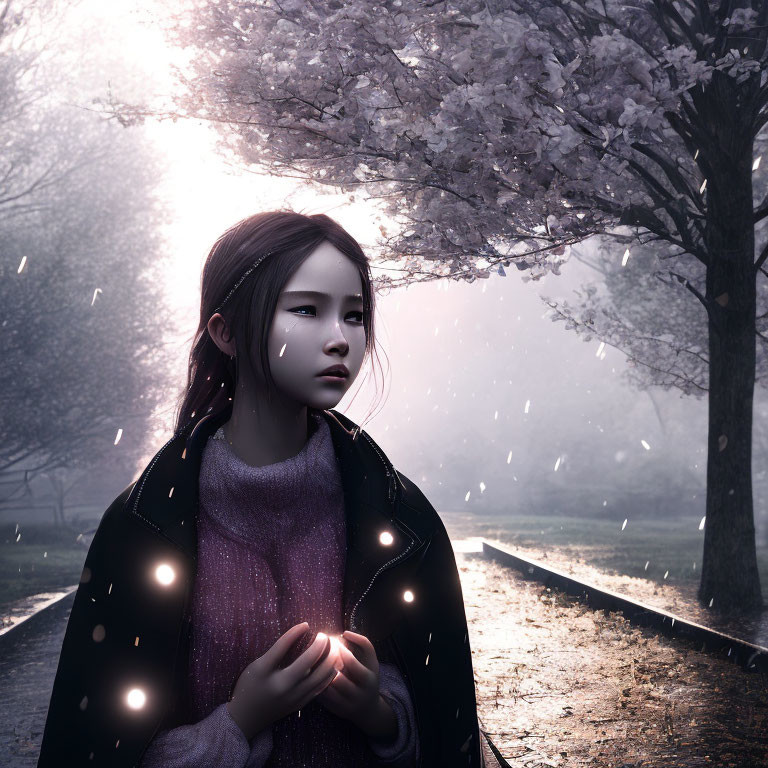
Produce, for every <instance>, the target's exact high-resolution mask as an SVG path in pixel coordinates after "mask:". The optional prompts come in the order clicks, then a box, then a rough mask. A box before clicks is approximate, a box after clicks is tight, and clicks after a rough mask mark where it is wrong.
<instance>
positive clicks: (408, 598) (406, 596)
mask: <svg viewBox="0 0 768 768" xmlns="http://www.w3.org/2000/svg"><path fill="white" fill-rule="evenodd" d="M403 600H405V602H406V603H412V602H413V592H411V590H410V589H406V590H405V592H403Z"/></svg>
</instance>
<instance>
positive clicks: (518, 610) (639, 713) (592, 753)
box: [456, 554, 768, 768]
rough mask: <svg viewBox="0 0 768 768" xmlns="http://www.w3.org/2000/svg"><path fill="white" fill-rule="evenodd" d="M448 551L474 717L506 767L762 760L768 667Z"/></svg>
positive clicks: (766, 756) (742, 765)
mask: <svg viewBox="0 0 768 768" xmlns="http://www.w3.org/2000/svg"><path fill="white" fill-rule="evenodd" d="M456 560H457V565H458V567H459V573H460V576H461V581H462V588H463V591H464V600H465V606H466V612H467V620H468V623H469V632H470V642H471V647H472V655H473V660H474V668H475V678H476V683H477V696H478V711H479V714H480V719H481V722H482V724H483V727H484V728H485V729H486V730H487V731H488V732H489V733H490V734H491V737H492V738H493V740H494V743H495V744H496V746H497V747H499V749H500V751H501V753H502V754H503V755H504V757H505V758H506V759H507V761H508V762H509V763H510V765H513V766H521V767H522V766H526V768H536V767H537V766H581V765H589V766H594V767H596V768H597V767H598V766H600V767H602V766H605V768H639V766H648V767H649V768H650V767H651V766H653V768H661V767H662V766H663V768H674V767H675V766H685V768H693V767H694V766H718V768H720V767H722V768H727V767H729V766H732V767H733V768H758V766H765V765H768V677H767V676H765V675H762V674H760V673H755V672H754V671H752V672H750V673H747V672H744V671H743V670H742V669H741V668H740V667H739V666H737V665H735V664H730V663H728V662H725V661H721V660H718V659H716V658H713V657H711V656H708V655H705V654H702V653H699V652H698V651H697V650H696V649H694V648H692V646H691V645H690V643H686V642H684V641H674V640H670V639H667V638H664V637H657V636H656V635H654V634H653V633H652V632H650V631H649V630H647V629H644V628H638V627H633V626H632V625H630V624H629V622H627V621H626V620H625V619H624V617H623V616H622V615H621V614H619V613H611V614H609V615H607V616H606V615H605V613H604V612H603V611H597V612H595V611H592V610H591V609H587V608H585V607H584V606H583V605H581V604H580V603H578V602H576V601H575V600H574V599H572V598H568V597H565V596H562V595H560V594H559V593H558V594H554V593H553V592H551V591H549V590H548V589H547V588H545V587H543V586H542V585H540V584H538V583H537V582H533V581H526V580H525V579H523V578H522V577H521V576H520V575H519V574H518V573H517V572H516V571H514V570H510V569H506V568H504V567H502V566H500V565H499V564H497V563H495V562H490V561H486V560H484V559H483V558H482V556H481V555H479V554H457V555H456Z"/></svg>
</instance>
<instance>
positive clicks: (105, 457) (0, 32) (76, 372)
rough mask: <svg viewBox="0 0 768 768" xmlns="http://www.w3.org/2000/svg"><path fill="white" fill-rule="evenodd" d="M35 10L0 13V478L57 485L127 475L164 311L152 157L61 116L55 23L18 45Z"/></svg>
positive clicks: (138, 134)
mask: <svg viewBox="0 0 768 768" xmlns="http://www.w3.org/2000/svg"><path fill="white" fill-rule="evenodd" d="M42 5H43V4H40V6H36V5H35V4H34V3H27V4H26V5H24V4H21V3H15V4H13V6H18V7H20V8H21V9H22V10H17V11H16V14H17V15H16V16H13V17H12V16H11V14H12V13H13V8H12V4H11V3H6V4H5V6H4V9H3V12H0V16H1V18H2V21H1V22H0V48H1V49H2V50H3V54H4V55H3V56H0V92H2V98H0V145H2V147H3V149H2V151H1V152H0V239H1V241H2V244H3V248H2V259H0V308H1V309H0V358H1V359H2V361H3V365H2V368H1V369H0V408H1V409H2V413H3V418H2V420H0V478H2V477H3V475H4V473H5V474H8V475H13V474H14V473H15V474H18V472H19V471H21V470H24V472H25V477H27V479H32V478H34V476H35V475H36V474H38V473H42V472H46V471H47V472H51V471H53V470H56V469H59V470H60V471H59V473H58V474H59V475H62V472H63V475H67V478H62V479H63V482H65V485H66V484H67V483H68V482H71V480H72V479H73V478H74V477H75V476H76V475H77V474H79V475H80V476H82V474H83V473H84V472H85V471H94V470H95V468H96V467H99V471H102V472H103V471H106V470H109V471H114V472H115V473H117V474H120V475H126V474H130V475H132V474H133V471H134V465H135V463H136V461H137V459H138V458H139V457H140V456H142V454H143V453H144V451H145V446H146V432H147V428H148V425H149V423H150V420H151V418H152V411H153V408H154V407H155V405H156V404H157V402H158V401H159V398H160V396H161V395H162V383H163V373H164V366H163V365H162V357H161V353H162V350H163V342H162V336H163V334H164V331H165V329H166V328H167V327H168V325H169V322H170V320H171V309H170V308H169V307H168V306H167V303H166V302H165V300H164V299H165V296H164V290H163V285H162V283H161V281H160V280H159V279H158V273H157V263H156V262H157V257H158V255H159V254H160V253H162V251H163V243H162V241H161V237H160V228H161V225H162V224H163V223H164V221H163V210H162V208H161V206H160V204H159V202H158V200H157V199H156V198H155V195H154V192H153V190H154V187H155V185H156V181H157V174H158V171H160V170H161V169H162V163H161V161H160V158H158V157H157V156H156V154H154V152H153V151H152V149H151V146H150V145H149V143H148V142H147V141H146V139H145V138H144V136H143V135H142V134H143V131H141V130H138V131H137V130H130V131H126V130H124V129H122V128H121V127H120V126H118V125H116V124H115V123H114V122H113V121H106V120H104V119H103V117H101V118H100V117H99V116H98V115H96V114H94V113H93V112H89V111H87V110H84V109H82V108H79V107H78V106H76V105H75V106H73V105H72V104H70V103H68V90H67V84H66V79H65V78H63V77H62V72H68V71H69V70H68V69H67V68H66V67H65V66H64V54H63V53H61V52H57V51H56V50H55V48H53V47H51V46H53V44H52V43H50V41H46V39H45V36H46V34H47V35H48V36H50V35H51V34H52V27H55V21H56V19H57V18H58V17H57V16H50V17H43V18H42V19H40V20H39V21H40V23H41V24H42V25H43V32H41V36H35V35H31V33H30V32H29V29H31V28H33V27H34V26H35V24H36V23H37V21H36V19H37V12H38V11H39V10H40V7H41V6H42ZM9 9H10V10H9ZM9 18H14V19H15V20H16V21H14V23H13V24H11V23H10V22H8V19H9ZM45 25H49V26H47V27H46V26H45ZM54 36H55V35H54ZM79 74H80V75H82V74H83V73H82V70H81V71H80V73H79ZM119 430H122V432H123V433H124V434H123V436H122V437H121V439H120V440H119V441H118V440H117V436H118V432H119ZM116 444H117V445H118V446H119V448H116V447H115V446H116ZM116 482H122V481H116ZM59 496H60V497H61V499H60V501H62V506H61V509H60V510H59V513H58V514H57V515H55V517H56V519H57V522H63V520H64V513H63V495H62V493H59Z"/></svg>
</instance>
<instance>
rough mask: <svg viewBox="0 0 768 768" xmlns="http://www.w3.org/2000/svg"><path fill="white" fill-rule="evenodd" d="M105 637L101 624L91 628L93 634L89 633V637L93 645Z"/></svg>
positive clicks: (105, 633) (105, 632)
mask: <svg viewBox="0 0 768 768" xmlns="http://www.w3.org/2000/svg"><path fill="white" fill-rule="evenodd" d="M106 636H107V631H106V630H105V629H104V625H103V624H97V625H96V626H95V627H94V628H93V632H92V633H91V637H93V642H94V643H100V642H101V641H102V640H103V639H104V638H105V637H106Z"/></svg>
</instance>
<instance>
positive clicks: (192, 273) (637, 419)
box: [76, 0, 766, 515]
mask: <svg viewBox="0 0 768 768" xmlns="http://www.w3.org/2000/svg"><path fill="white" fill-rule="evenodd" d="M151 7H152V6H151V4H149V3H129V2H124V1H122V0H121V1H119V2H116V0H110V2H109V3H104V2H96V1H95V0H88V2H84V3H82V4H81V6H80V7H79V8H78V10H77V12H76V13H77V14H78V17H77V22H76V24H77V30H78V34H79V35H80V39H81V40H83V41H85V42H84V44H85V45H87V46H88V49H89V52H90V54H92V55H98V56H101V57H103V66H102V70H101V71H102V73H103V81H102V82H101V83H98V82H96V83H92V84H91V83H89V84H84V87H87V88H92V89H93V90H94V92H95V93H96V92H98V91H99V90H100V89H103V91H104V92H106V87H107V81H110V82H111V85H112V88H113V89H114V90H115V92H116V93H117V94H118V96H126V97H127V96H130V95H135V94H132V93H131V92H129V91H125V92H123V91H121V88H122V87H123V85H125V87H126V88H128V87H129V83H131V82H134V81H135V77H136V72H141V73H143V79H142V82H144V83H145V84H146V88H147V89H148V91H147V93H146V94H140V95H142V96H144V97H145V98H150V96H151V94H150V93H149V91H150V90H152V92H153V93H154V94H155V95H159V96H160V97H162V93H163V91H164V90H167V89H168V88H169V87H170V84H171V80H170V77H169V74H168V64H169V62H170V61H171V59H172V53H171V52H169V51H168V50H167V48H165V47H164V45H163V41H162V37H161V35H160V32H159V30H158V29H157V26H156V25H153V24H152V23H151V21H152V19H151V16H150V15H149V13H148V9H151ZM126 67H127V68H128V69H129V70H130V71H131V72H133V74H132V75H130V76H129V74H127V73H126ZM148 136H149V137H151V139H152V140H153V141H156V142H158V144H159V146H160V147H162V150H163V151H164V152H165V153H166V154H167V155H168V157H169V159H170V161H171V172H170V173H169V175H168V176H167V177H166V178H164V179H163V180H162V181H161V190H162V194H163V195H164V196H165V197H166V199H168V200H169V201H170V202H171V203H172V206H173V210H174V217H173V219H172V221H170V222H169V223H168V227H167V232H166V237H167V241H168V248H169V256H170V258H169V274H168V296H169V301H171V302H172V303H173V304H174V306H176V307H177V308H178V317H179V323H180V328H182V329H183V332H182V334H181V337H180V339H179V343H178V346H177V347H176V348H175V352H174V349H173V348H172V349H171V350H170V351H169V354H171V355H174V359H173V360H172V361H171V364H172V365H174V366H177V368H178V374H179V387H180V388H181V387H182V386H183V381H184V377H185V371H184V363H185V360H186V356H187V354H188V344H187V340H188V339H189V337H190V336H191V334H192V333H193V332H194V330H195V327H196V323H197V312H198V308H199V293H198V291H199V280H200V268H201V264H202V262H203V260H204V258H205V256H206V254H207V251H208V249H209V248H210V246H211V245H212V243H213V242H214V240H215V239H216V238H217V237H218V236H219V235H220V234H221V232H222V231H223V230H224V229H226V228H227V227H228V226H230V225H231V224H232V223H234V222H235V221H237V220H238V219H240V218H242V217H244V216H247V215H249V214H252V213H255V212H257V211H259V210H266V209H270V208H272V207H277V206H282V205H283V204H284V203H285V202H286V201H288V202H289V203H290V204H291V205H292V206H293V207H294V208H295V209H296V210H301V211H303V212H305V213H318V212H326V213H329V215H331V216H333V217H334V218H336V219H337V220H338V221H339V222H340V223H341V224H342V225H343V226H344V227H346V228H347V229H348V230H349V231H350V232H351V233H352V234H353V235H354V236H355V237H357V238H358V240H359V241H360V242H361V245H362V246H363V248H364V249H365V248H369V247H370V246H371V245H372V244H373V243H374V242H375V237H376V235H377V228H378V223H379V220H378V219H377V218H376V213H375V210H374V208H373V207H372V206H371V207H368V206H364V205H351V204H349V203H348V201H347V198H346V196H343V195H328V194H327V193H326V192H325V190H324V188H322V187H317V188H314V187H312V188H311V187H298V186H297V182H296V181H295V180H293V179H288V180H285V181H281V180H279V179H263V178H260V177H258V176H255V175H253V174H248V173H245V174H242V175H239V174H237V173H235V172H234V171H233V170H232V169H231V168H228V167H226V166H225V165H224V164H223V163H222V162H221V161H220V160H218V159H217V157H216V155H215V154H214V151H213V142H212V137H211V134H210V132H209V130H208V129H207V127H206V126H205V125H202V124H199V123H195V122H189V121H187V122H178V123H172V122H166V123H162V124H158V125H154V126H150V127H149V128H148ZM623 252H624V246H619V245H617V246H616V249H615V258H616V259H617V260H620V259H621V258H622V254H623ZM506 272H507V275H506V277H501V276H495V275H494V276H493V277H492V278H490V279H488V280H484V281H477V282H475V283H474V284H471V285H469V284H464V283H459V284H457V283H450V284H443V285H442V286H437V285H429V286H426V285H422V286H412V287H411V288H409V289H407V290H398V291H393V292H392V293H390V294H389V295H388V296H381V297H379V299H378V304H379V310H378V317H377V322H378V324H379V340H380V343H381V345H382V347H383V348H384V351H385V353H386V355H383V354H382V355H381V360H382V363H383V364H384V366H385V373H387V371H386V361H387V359H388V360H389V364H390V370H389V372H388V373H387V384H386V385H385V391H388V392H389V394H388V398H387V401H386V403H385V405H384V407H383V410H382V412H381V413H380V414H379V415H378V416H377V417H376V418H375V419H374V420H372V421H370V422H368V423H367V424H366V429H367V431H368V432H369V433H370V434H371V435H372V436H373V438H374V439H375V440H377V442H378V443H379V444H380V445H381V447H382V448H383V449H384V450H385V451H386V452H387V454H388V455H389V456H390V458H391V459H392V460H393V461H394V463H395V465H396V466H397V467H398V468H399V469H401V470H402V471H403V472H405V474H407V475H408V476H409V477H411V478H412V479H414V480H415V481H416V482H418V483H419V485H420V487H421V488H422V490H423V491H424V492H425V493H426V494H427V496H428V497H429V498H430V500H431V501H432V502H433V504H434V505H435V506H436V507H438V509H452V510H461V509H467V510H472V509H481V508H486V507H487V508H494V509H498V508H499V507H500V506H501V507H504V505H506V504H508V505H509V506H510V508H514V509H516V510H518V511H520V510H526V509H527V511H529V512H530V511H531V510H530V509H528V508H527V506H526V502H527V501H528V500H529V499H530V498H531V493H532V489H534V488H538V487H540V486H541V485H542V484H546V483H549V482H552V483H557V484H558V485H565V486H568V484H569V483H577V484H578V485H579V486H590V484H593V485H594V487H595V489H596V497H595V505H596V506H601V505H602V503H603V495H602V492H601V491H600V490H599V489H601V488H603V487H611V486H621V485H622V484H626V485H631V484H632V483H633V479H635V478H637V477H644V476H645V475H644V474H643V473H644V472H645V473H647V472H648V471H649V467H659V466H665V467H667V469H668V471H669V472H670V476H671V480H670V481H671V482H674V479H675V475H676V473H677V474H683V473H684V471H690V473H692V476H693V477H694V478H696V479H697V481H698V483H699V484H700V486H701V487H702V488H703V487H704V477H705V466H706V435H707V402H706V399H704V400H701V401H696V400H694V399H692V398H688V399H685V398H681V396H680V393H679V392H677V391H676V390H672V391H670V392H668V393H665V392H663V391H661V390H654V391H653V392H652V393H651V394H648V393H642V392H637V391H635V390H633V389H631V388H630V387H629V386H628V385H626V384H625V383H623V382H622V380H621V379H620V376H619V374H620V372H621V371H622V370H624V365H625V358H624V355H623V354H622V353H620V352H619V351H617V350H615V349H613V348H610V347H606V348H605V354H604V355H602V356H601V357H599V358H598V357H597V356H596V352H597V350H598V346H599V341H598V340H592V341H590V342H583V341H582V340H581V339H580V338H579V337H578V336H577V335H576V334H575V333H573V332H570V331H566V330H564V324H563V323H552V322H551V321H550V320H548V319H546V318H544V317H543V316H544V314H545V312H546V311H547V309H548V308H547V306H546V305H545V304H544V303H543V302H542V301H541V299H540V298H539V294H545V295H548V296H551V297H552V298H569V299H574V297H573V295H572V293H571V291H572V289H573V288H578V287H579V286H580V285H581V283H582V282H583V281H585V280H595V281H597V280H599V277H600V276H599V274H598V273H596V272H594V271H592V270H590V269H589V268H587V267H586V266H584V265H583V264H581V263H578V262H577V261H575V260H572V261H571V262H570V263H569V264H567V265H565V266H564V267H563V270H562V275H561V276H554V275H550V276H547V277H545V278H543V279H542V280H540V281H538V282H532V281H531V282H528V283H524V282H523V281H522V280H521V275H522V273H521V272H519V271H518V270H517V269H515V268H514V267H513V266H511V267H509V268H508V269H507V270H506ZM374 273H375V270H374ZM692 300H693V299H692ZM356 390H357V386H353V388H352V392H353V393H354V391H356ZM371 397H373V389H372V388H367V389H366V390H365V391H363V392H362V393H361V394H360V395H359V396H358V397H357V399H356V400H355V402H354V404H353V405H352V406H351V407H350V408H349V410H348V413H349V415H350V417H351V418H352V419H355V420H357V421H359V420H361V419H362V418H363V417H364V416H365V414H366V412H367V411H368V407H369V405H370V398H371ZM652 398H653V399H655V401H656V403H657V405H658V408H659V412H660V413H661V415H662V419H663V422H664V426H663V427H662V424H661V423H660V421H659V418H658V416H657V413H656V410H655V409H654V405H653V401H652ZM350 399H351V394H349V395H347V397H346V398H345V399H344V400H343V401H342V402H341V403H340V406H339V408H340V410H342V411H343V410H346V408H347V404H348V402H349V400H350ZM755 405H756V407H755V417H756V419H757V418H761V414H762V418H763V419H764V418H765V415H766V398H765V395H764V392H763V391H762V390H760V389H757V390H756V395H755ZM169 429H170V421H169V420H167V419H166V420H159V421H158V433H157V436H156V443H157V444H153V445H150V446H148V452H149V454H148V455H149V456H151V455H152V454H153V453H154V452H155V451H156V450H157V448H159V446H160V445H161V444H162V443H163V442H165V440H166V439H167V432H168V430H169ZM641 441H645V443H646V444H647V445H648V447H647V448H646V447H645V446H644V445H643V443H642V442H641ZM758 459H760V460H761V461H764V457H762V458H760V457H756V459H755V460H756V461H757V460H758ZM441 464H442V467H441V466H440V465H441ZM753 466H755V468H757V464H756V463H755V464H754V465H753ZM761 468H762V465H761ZM577 469H578V472H575V470H577ZM655 471H656V469H654V472H655ZM558 473H559V474H558ZM649 477H650V478H653V477H654V475H653V474H651V475H649ZM649 482H653V479H651V480H649ZM468 493H469V498H467V494H468ZM607 495H609V494H606V496H607ZM616 497H617V496H616V494H614V496H613V498H616ZM613 498H611V499H608V498H606V499H605V502H606V504H610V503H612V501H613ZM484 500H487V501H484ZM700 502H701V510H702V511H701V514H702V515H703V509H704V499H703V496H702V497H700ZM755 502H756V511H757V512H762V513H763V514H765V509H764V508H765V500H764V499H761V498H759V497H758V496H757V495H756V497H755ZM590 511H597V510H595V509H593V510H584V513H585V514H589V512H590Z"/></svg>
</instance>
